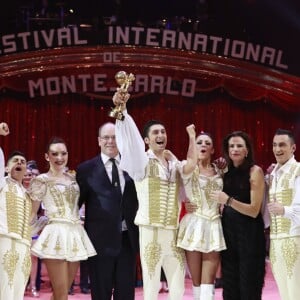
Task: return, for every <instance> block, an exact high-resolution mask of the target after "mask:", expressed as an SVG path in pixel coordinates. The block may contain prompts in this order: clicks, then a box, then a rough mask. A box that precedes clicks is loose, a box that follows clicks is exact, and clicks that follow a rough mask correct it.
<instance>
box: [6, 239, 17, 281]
mask: <svg viewBox="0 0 300 300" xmlns="http://www.w3.org/2000/svg"><path fill="white" fill-rule="evenodd" d="M19 259H20V254H19V253H18V252H17V251H16V244H15V241H14V240H12V241H11V249H10V250H7V251H6V253H5V254H4V255H3V261H2V264H3V266H4V270H5V271H6V273H7V277H8V284H9V286H10V287H12V286H13V281H14V275H15V272H16V268H17V263H18V260H19Z"/></svg>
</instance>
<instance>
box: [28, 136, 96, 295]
mask: <svg viewBox="0 0 300 300" xmlns="http://www.w3.org/2000/svg"><path fill="white" fill-rule="evenodd" d="M45 159H46V160H47V161H48V162H49V170H48V172H47V173H43V174H40V175H39V176H37V177H36V178H34V179H32V181H31V183H30V187H29V190H28V193H29V195H30V197H31V199H32V200H33V212H34V213H36V212H37V210H38V208H39V206H40V201H42V203H43V206H44V208H45V215H46V216H47V217H48V219H49V221H48V224H47V225H46V226H45V227H44V229H43V230H42V232H41V234H40V236H39V237H38V239H37V241H36V242H35V244H34V245H33V247H32V253H33V254H34V255H36V256H38V257H40V258H41V259H43V262H44V263H45V265H46V268H47V272H48V275H49V279H50V281H51V285H52V289H53V295H52V298H51V299H52V300H65V299H68V290H69V288H70V286H71V284H72V282H73V280H74V277H75V275H76V272H77V270H78V267H79V262H80V260H86V259H87V258H88V257H90V256H94V255H96V251H95V249H94V247H93V245H92V243H91V241H90V240H89V237H88V236H87V234H86V232H85V230H84V228H83V226H82V225H81V223H80V216H79V208H78V197H79V187H78V184H77V182H76V180H75V176H74V175H73V174H70V173H68V172H66V171H65V170H66V166H67V163H68V151H67V146H66V144H65V142H64V141H63V140H62V139H61V138H57V137H55V138H53V139H52V140H51V141H50V142H49V145H48V147H47V153H45Z"/></svg>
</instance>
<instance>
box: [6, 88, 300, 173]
mask: <svg viewBox="0 0 300 300" xmlns="http://www.w3.org/2000/svg"><path fill="white" fill-rule="evenodd" d="M111 106H112V103H111V101H110V100H105V99H104V100H103V99H102V100H101V99H100V100H99V99H93V98H90V97H87V96H84V95H63V96H55V97H53V96H51V97H43V98H42V99H19V98H18V97H14V96H7V95H3V96H2V97H1V100H0V107H1V110H0V120H1V121H5V122H7V123H8V124H9V126H10V129H11V134H10V135H9V136H7V137H1V138H0V143H1V146H2V148H3V149H4V151H5V153H6V155H7V154H8V152H10V151H12V150H14V149H19V150H22V151H24V152H25V153H26V155H27V158H28V159H35V160H37V161H38V164H39V166H40V168H41V169H42V170H45V168H46V163H45V160H44V152H45V148H46V145H47V142H48V140H49V139H50V137H51V136H53V135H57V136H61V137H63V138H64V139H65V140H66V142H67V144H68V149H69V155H70V157H69V167H70V168H71V169H75V168H76V166H77V165H78V164H79V163H80V162H81V161H83V160H86V159H88V158H91V157H93V156H94V155H96V154H97V153H98V152H99V148H98V143H97V134H98V128H99V126H100V125H101V124H103V123H104V122H107V121H112V122H114V119H112V118H110V117H108V115H107V113H108V112H109V110H110V107H111ZM128 111H129V112H130V114H131V115H132V116H133V117H134V118H135V120H136V123H137V125H138V127H139V128H140V129H142V127H143V125H144V123H145V122H146V121H147V120H149V119H159V120H161V121H163V122H165V124H166V128H167V132H168V147H169V149H170V150H172V151H173V152H174V153H175V154H176V155H177V156H178V157H179V158H180V159H183V158H184V157H185V154H186V149H187V142H188V141H187V134H186V131H185V127H186V126H187V125H188V124H191V123H194V124H195V125H196V128H197V131H200V130H205V131H208V132H211V133H212V135H213V136H214V140H215V148H216V156H219V155H221V143H222V139H223V138H224V136H225V135H226V134H228V133H229V132H231V131H233V130H244V131H246V132H247V133H248V134H250V136H251V137H252V140H253V144H254V149H255V154H256V160H257V163H258V164H259V165H261V166H262V167H263V168H264V169H265V168H266V167H267V166H268V165H269V164H270V163H271V162H273V161H274V158H273V153H272V137H273V133H274V131H275V130H276V129H277V128H278V127H281V128H286V129H291V130H293V131H294V132H295V133H296V134H297V142H298V145H300V135H299V132H300V119H299V114H298V113H293V112H289V111H285V110H283V109H280V108H278V107H277V106H275V105H274V104H271V103H270V102H268V101H267V100H266V101H259V102H257V101H253V102H245V101H241V100H239V99H235V98H233V97H232V96H231V95H229V94H228V93H227V92H225V91H224V90H223V89H218V90H214V91H212V92H207V93H197V95H196V97H195V98H193V99H190V98H184V97H180V96H178V97H174V96H165V95H158V94H150V95H144V96H142V97H140V98H133V99H130V100H129V103H128ZM298 152H299V151H298ZM298 157H299V153H298Z"/></svg>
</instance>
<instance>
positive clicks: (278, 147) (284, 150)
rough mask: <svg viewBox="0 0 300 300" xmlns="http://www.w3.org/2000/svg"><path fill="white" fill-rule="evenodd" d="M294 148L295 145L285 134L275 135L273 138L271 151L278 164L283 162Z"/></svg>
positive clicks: (290, 155)
mask: <svg viewBox="0 0 300 300" xmlns="http://www.w3.org/2000/svg"><path fill="white" fill-rule="evenodd" d="M295 150H296V145H295V143H293V141H292V139H291V138H290V137H289V136H288V135H287V134H280V135H275V136H274V138H273V153H274V156H275V159H276V161H277V163H278V164H280V165H283V164H285V163H286V162H287V161H288V160H289V159H290V158H291V157H292V156H293V155H294V152H295Z"/></svg>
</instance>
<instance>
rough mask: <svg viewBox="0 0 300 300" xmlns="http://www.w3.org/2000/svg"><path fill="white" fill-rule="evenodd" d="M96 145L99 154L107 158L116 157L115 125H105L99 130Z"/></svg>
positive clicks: (117, 151)
mask: <svg viewBox="0 0 300 300" xmlns="http://www.w3.org/2000/svg"><path fill="white" fill-rule="evenodd" d="M98 144H99V147H100V148H101V152H102V153H103V154H105V155H107V156H108V157H116V156H117V155H118V153H119V150H118V148H117V143H116V135H115V125H114V124H113V123H107V124H105V125H103V126H102V127H101V128H100V130H99V136H98Z"/></svg>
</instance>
